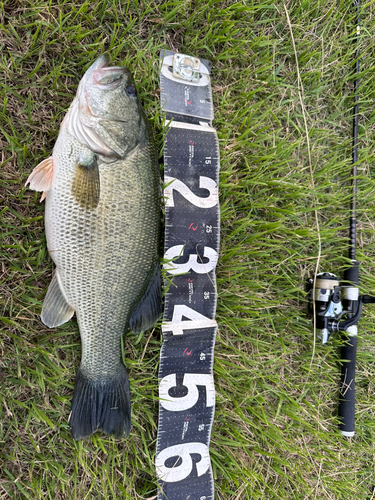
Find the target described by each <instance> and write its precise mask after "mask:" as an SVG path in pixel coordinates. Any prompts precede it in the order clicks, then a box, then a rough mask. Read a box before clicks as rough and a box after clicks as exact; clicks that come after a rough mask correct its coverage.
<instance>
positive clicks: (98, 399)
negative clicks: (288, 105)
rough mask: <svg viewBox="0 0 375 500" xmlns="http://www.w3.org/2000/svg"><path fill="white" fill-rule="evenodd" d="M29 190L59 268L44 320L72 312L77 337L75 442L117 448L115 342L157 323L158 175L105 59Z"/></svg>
mask: <svg viewBox="0 0 375 500" xmlns="http://www.w3.org/2000/svg"><path fill="white" fill-rule="evenodd" d="M97 80H99V83H97V82H96V81H97ZM103 94H104V95H103ZM42 174H43V175H42ZM48 176H49V177H50V180H49V183H50V184H49V185H48V182H47V181H46V179H47V178H48ZM42 177H43V181H42V180H41V179H42ZM28 182H30V187H31V188H32V189H37V190H44V191H45V198H46V213H45V227H46V237H47V246H48V250H49V253H50V255H51V257H52V259H53V261H54V263H55V265H56V271H55V275H54V278H53V280H52V283H51V285H50V287H49V289H48V292H47V295H46V298H45V301H44V304H43V310H42V320H43V322H44V323H45V324H47V326H50V327H53V326H58V325H59V324H62V323H64V322H65V321H67V320H68V319H70V317H71V316H72V315H73V313H74V312H75V313H76V316H77V321H78V325H79V330H80V335H81V341H82V359H81V364H80V368H79V370H78V373H77V377H76V385H75V392H74V397H73V403H72V414H71V419H70V425H71V431H72V434H73V437H74V438H75V439H80V438H82V437H87V436H89V435H91V434H92V433H93V432H95V431H96V430H98V429H100V428H101V429H102V430H103V431H104V432H106V433H109V434H112V435H114V436H115V437H118V438H120V437H122V435H123V434H124V433H126V434H127V433H128V432H129V429H130V411H131V410H130V393H129V381H128V377H127V374H126V370H125V367H124V365H123V362H122V354H121V338H122V335H123V334H124V332H125V331H128V330H129V329H131V330H132V331H134V332H135V333H139V332H141V331H143V330H145V329H147V328H150V327H151V326H152V325H153V324H154V323H155V321H156V320H157V318H158V316H159V315H160V313H161V282H160V264H159V255H158V248H159V226H160V178H159V169H158V165H157V161H156V159H155V155H154V152H153V147H152V137H150V131H149V128H148V124H147V119H146V117H145V116H144V113H143V110H142V109H141V106H140V103H139V101H138V98H137V95H136V90H135V87H134V82H133V80H132V77H131V75H130V73H129V72H128V70H126V69H125V68H118V67H110V66H108V59H107V58H106V57H105V56H102V57H101V58H99V59H98V60H97V61H96V62H95V63H94V65H93V66H92V67H91V68H90V69H89V70H88V71H87V72H86V74H85V76H84V78H83V79H82V81H81V83H80V86H79V88H78V91H77V97H76V98H75V100H74V101H73V103H72V105H71V107H70V109H69V111H68V113H67V115H66V117H65V119H64V121H63V123H62V125H61V129H60V133H59V136H58V139H57V141H56V144H55V147H54V149H53V154H52V158H51V159H50V160H49V162H48V161H46V160H45V161H44V162H42V163H41V164H40V165H39V166H38V167H36V169H34V171H33V173H32V174H31V175H30V177H29V179H28ZM46 186H47V189H46Z"/></svg>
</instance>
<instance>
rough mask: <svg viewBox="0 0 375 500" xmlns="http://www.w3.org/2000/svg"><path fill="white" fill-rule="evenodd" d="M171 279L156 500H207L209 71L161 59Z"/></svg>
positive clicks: (211, 256) (211, 246)
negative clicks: (166, 129) (165, 130)
mask: <svg viewBox="0 0 375 500" xmlns="http://www.w3.org/2000/svg"><path fill="white" fill-rule="evenodd" d="M160 57H161V74H160V86H161V106H162V109H163V111H165V112H166V117H165V119H166V122H167V123H169V129H168V132H167V135H166V138H165V146H164V164H165V168H164V183H165V185H166V188H165V190H164V196H165V199H166V207H165V254H164V258H165V259H166V260H167V262H166V264H164V267H165V270H166V272H167V277H168V278H170V279H171V281H172V283H171V285H170V286H169V289H168V291H167V293H166V295H165V309H164V318H163V325H162V332H163V345H162V348H161V354H160V368H159V380H160V386H159V397H160V402H159V425H158V437H157V448H156V458H155V466H156V473H157V476H158V482H159V487H160V488H159V492H158V500H186V499H187V498H190V499H191V500H213V498H214V485H213V475H212V469H211V462H210V456H209V449H208V447H209V442H210V435H211V428H212V422H213V417H214V406H215V387H214V380H213V373H212V366H213V356H214V345H215V336H216V330H217V324H216V321H215V312H216V300H217V295H216V282H215V266H216V263H217V259H218V252H219V223H220V212H219V199H218V178H219V167H220V163H219V143H218V139H217V135H216V131H215V129H214V128H212V118H213V105H212V94H211V84H210V68H211V64H210V62H209V61H206V60H199V59H197V58H195V57H191V56H186V55H183V54H175V53H174V52H171V51H168V50H165V51H163V52H162V53H161V55H160Z"/></svg>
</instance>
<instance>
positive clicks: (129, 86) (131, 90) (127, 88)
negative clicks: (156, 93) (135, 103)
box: [125, 85, 137, 97]
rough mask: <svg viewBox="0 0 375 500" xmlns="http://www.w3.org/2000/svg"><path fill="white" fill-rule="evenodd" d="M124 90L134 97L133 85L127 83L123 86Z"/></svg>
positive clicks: (135, 92)
mask: <svg viewBox="0 0 375 500" xmlns="http://www.w3.org/2000/svg"><path fill="white" fill-rule="evenodd" d="M125 92H126V93H127V94H128V96H129V97H136V95H137V91H136V90H135V87H133V85H128V86H127V87H126V88H125Z"/></svg>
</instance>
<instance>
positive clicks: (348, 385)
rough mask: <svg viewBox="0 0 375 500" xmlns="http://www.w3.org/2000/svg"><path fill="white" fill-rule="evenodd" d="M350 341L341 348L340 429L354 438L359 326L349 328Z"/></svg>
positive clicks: (342, 432)
mask: <svg viewBox="0 0 375 500" xmlns="http://www.w3.org/2000/svg"><path fill="white" fill-rule="evenodd" d="M348 330H350V331H349V332H348V334H349V336H348V340H347V343H345V344H344V345H343V346H342V347H341V385H340V402H339V419H340V424H339V429H340V431H341V434H343V435H344V436H347V437H352V436H354V414H355V362H356V357H357V335H356V333H357V325H353V326H351V327H349V328H348Z"/></svg>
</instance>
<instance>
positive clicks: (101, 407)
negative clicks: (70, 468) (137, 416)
mask: <svg viewBox="0 0 375 500" xmlns="http://www.w3.org/2000/svg"><path fill="white" fill-rule="evenodd" d="M130 420H131V404H130V388H129V379H128V374H127V373H126V368H125V366H124V365H123V364H120V365H119V369H118V372H117V374H116V376H114V377H111V378H105V379H99V378H95V379H93V378H91V377H89V376H88V375H87V374H86V373H85V371H84V370H83V369H82V368H81V367H80V368H79V369H78V372H77V376H76V381H75V386H74V394H73V401H72V411H71V414H70V419H69V424H70V431H71V433H72V436H73V439H75V440H77V439H83V438H86V437H89V436H91V435H92V434H94V433H95V432H96V431H97V430H99V429H101V430H102V431H103V432H104V433H105V434H109V435H111V436H113V437H115V438H117V439H121V438H122V437H124V434H125V436H128V434H129V432H130Z"/></svg>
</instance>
